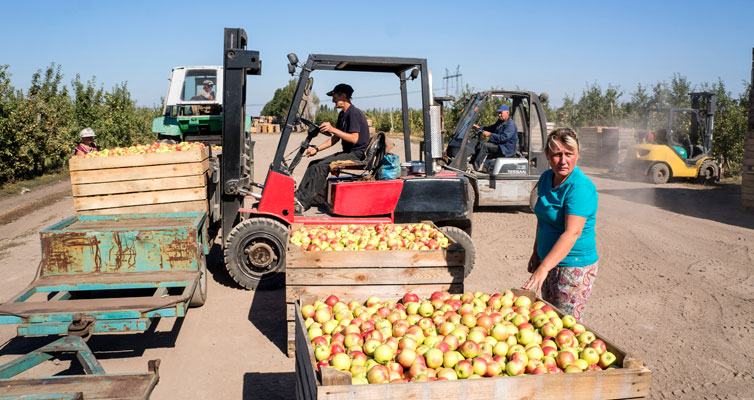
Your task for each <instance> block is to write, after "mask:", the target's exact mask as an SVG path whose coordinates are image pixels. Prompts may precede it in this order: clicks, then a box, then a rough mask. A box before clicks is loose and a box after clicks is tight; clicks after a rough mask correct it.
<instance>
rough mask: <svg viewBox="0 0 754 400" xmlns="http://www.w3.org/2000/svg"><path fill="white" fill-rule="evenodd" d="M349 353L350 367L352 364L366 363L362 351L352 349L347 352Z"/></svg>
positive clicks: (365, 357) (365, 356)
mask: <svg viewBox="0 0 754 400" xmlns="http://www.w3.org/2000/svg"><path fill="white" fill-rule="evenodd" d="M349 355H350V356H351V366H352V367H353V366H354V365H361V366H363V365H366V363H367V355H366V354H364V353H363V352H361V351H352V352H351V353H349ZM365 372H366V371H365Z"/></svg>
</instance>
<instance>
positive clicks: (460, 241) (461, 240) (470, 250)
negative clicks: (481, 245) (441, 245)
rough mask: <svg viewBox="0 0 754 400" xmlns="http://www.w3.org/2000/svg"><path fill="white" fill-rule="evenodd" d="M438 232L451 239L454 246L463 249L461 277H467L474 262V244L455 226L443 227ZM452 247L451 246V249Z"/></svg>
mask: <svg viewBox="0 0 754 400" xmlns="http://www.w3.org/2000/svg"><path fill="white" fill-rule="evenodd" d="M440 231H441V232H442V233H444V234H445V235H446V236H448V237H450V238H451V239H453V241H454V242H456V245H460V246H461V247H463V250H464V252H465V253H466V260H465V261H464V269H463V276H464V278H465V277H467V276H469V274H470V273H471V270H472V269H474V262H475V261H476V249H475V248H474V242H472V241H471V236H469V235H468V234H467V233H466V232H464V231H463V229H461V228H456V227H455V226H443V227H440ZM452 246H453V245H451V247H452Z"/></svg>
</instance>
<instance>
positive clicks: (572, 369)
mask: <svg viewBox="0 0 754 400" xmlns="http://www.w3.org/2000/svg"><path fill="white" fill-rule="evenodd" d="M582 371H583V370H582V369H581V367H579V366H578V365H576V364H571V365H569V366H567V367H565V368H564V372H565V373H566V374H578V373H579V372H582Z"/></svg>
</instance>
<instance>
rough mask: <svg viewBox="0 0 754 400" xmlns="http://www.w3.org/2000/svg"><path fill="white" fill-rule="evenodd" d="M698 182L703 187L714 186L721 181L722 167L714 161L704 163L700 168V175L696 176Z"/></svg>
mask: <svg viewBox="0 0 754 400" xmlns="http://www.w3.org/2000/svg"><path fill="white" fill-rule="evenodd" d="M696 180H697V182H699V183H701V184H702V185H712V184H714V183H715V182H717V181H719V180H720V167H718V165H717V163H716V162H714V161H712V160H704V161H702V165H700V166H699V173H698V174H697V176H696Z"/></svg>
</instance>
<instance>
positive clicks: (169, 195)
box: [73, 186, 207, 211]
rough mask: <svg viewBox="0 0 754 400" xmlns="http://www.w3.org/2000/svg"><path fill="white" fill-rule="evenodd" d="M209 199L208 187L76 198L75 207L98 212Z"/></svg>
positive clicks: (79, 209)
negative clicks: (109, 209)
mask: <svg viewBox="0 0 754 400" xmlns="http://www.w3.org/2000/svg"><path fill="white" fill-rule="evenodd" d="M206 199H207V187H206V186H202V187H198V188H189V189H173V190H155V191H151V192H138V193H125V194H114V195H111V196H88V197H75V198H74V199H73V207H74V209H76V210H77V211H84V210H97V209H101V208H115V207H126V206H141V205H151V204H162V203H176V202H183V201H194V200H205V201H206Z"/></svg>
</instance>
